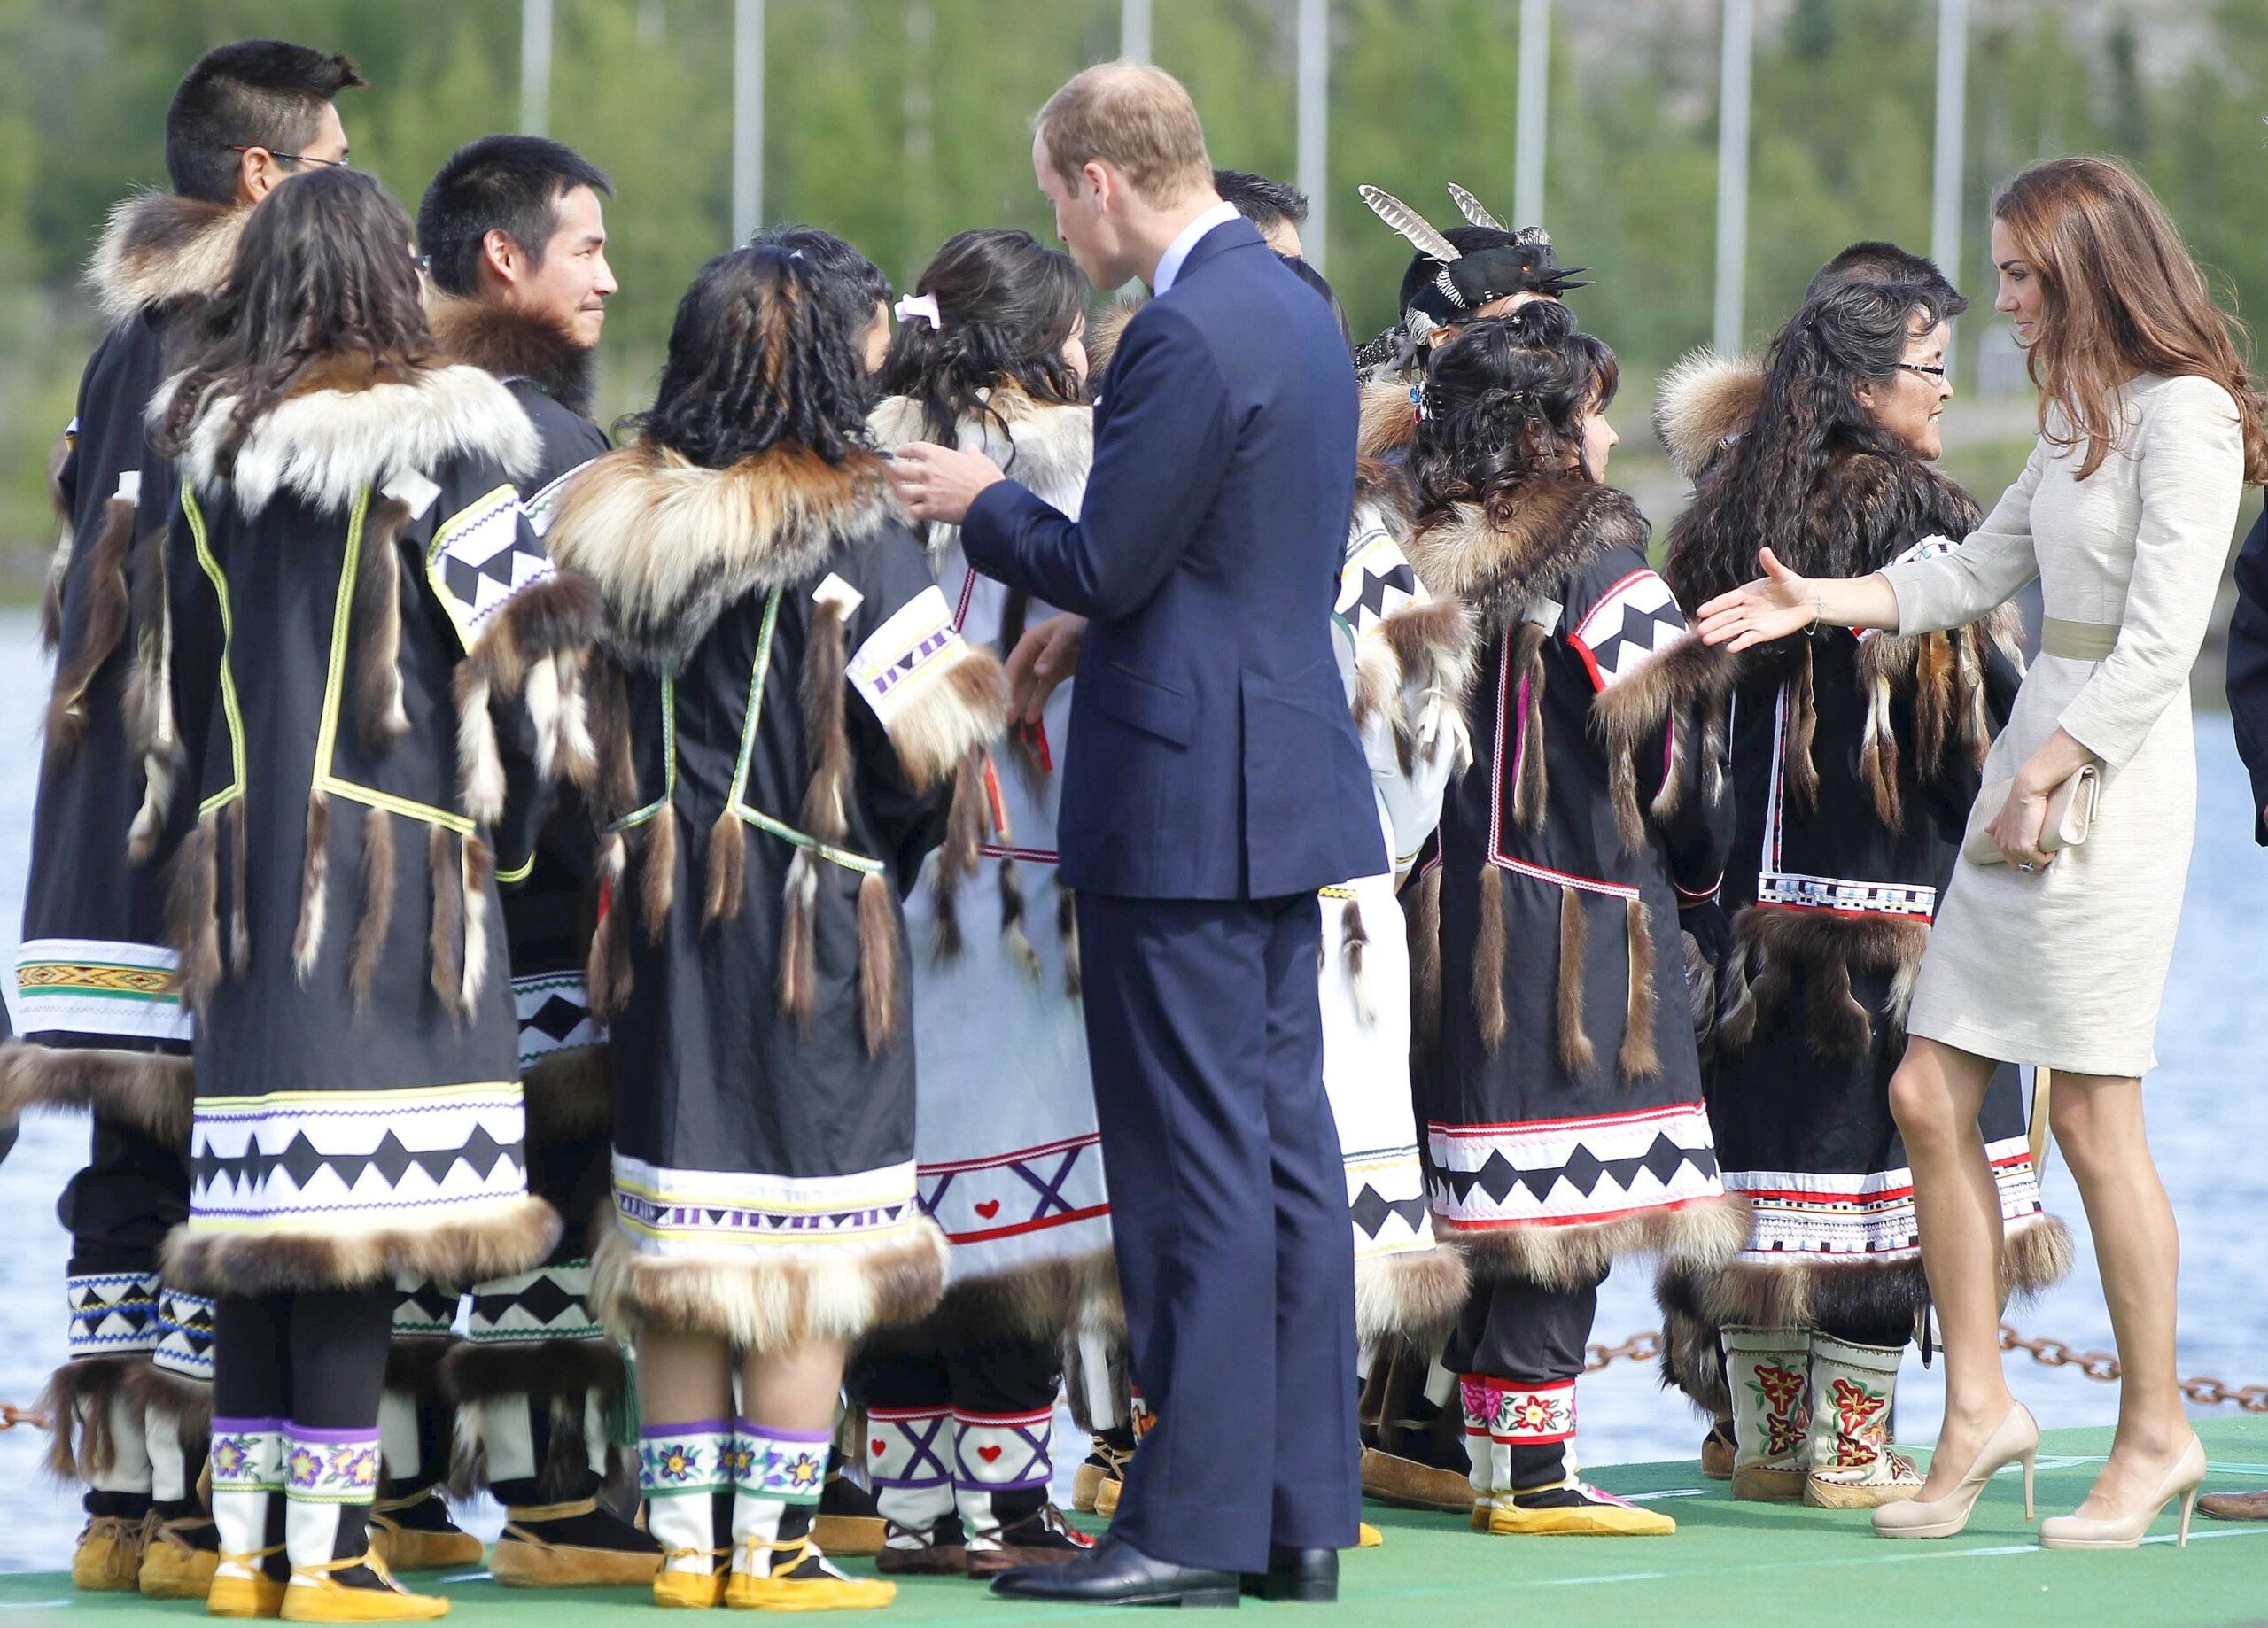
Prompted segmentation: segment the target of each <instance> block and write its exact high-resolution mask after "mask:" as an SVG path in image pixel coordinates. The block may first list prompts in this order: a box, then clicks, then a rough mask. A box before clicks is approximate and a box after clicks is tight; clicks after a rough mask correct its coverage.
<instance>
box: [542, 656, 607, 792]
mask: <svg viewBox="0 0 2268 1628" xmlns="http://www.w3.org/2000/svg"><path fill="white" fill-rule="evenodd" d="M551 665H552V667H553V668H554V669H555V671H556V672H557V674H558V683H559V766H560V768H561V769H563V771H565V772H566V776H567V779H569V780H570V781H571V782H572V783H573V784H575V785H577V786H580V787H590V786H591V785H593V784H594V782H595V781H596V780H597V779H598V769H599V751H598V744H597V742H596V741H594V740H593V739H592V738H591V714H590V702H589V701H588V699H587V697H586V694H585V692H584V687H583V670H584V665H585V661H584V653H583V652H582V651H580V650H562V651H559V652H558V653H557V654H555V655H553V656H552V658H551Z"/></svg>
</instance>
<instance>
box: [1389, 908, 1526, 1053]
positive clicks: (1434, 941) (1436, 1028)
mask: <svg viewBox="0 0 2268 1628" xmlns="http://www.w3.org/2000/svg"><path fill="white" fill-rule="evenodd" d="M1495 868H1496V867H1495V865H1493V864H1492V865H1490V866H1489V867H1488V869H1489V870H1491V871H1493V870H1495ZM1480 885H1481V888H1483V890H1484V893H1485V890H1486V889H1487V885H1488V880H1487V876H1486V875H1485V874H1484V875H1483V876H1482V878H1481V884H1480ZM1496 886H1497V888H1498V890H1499V895H1500V896H1501V894H1502V890H1503V883H1502V882H1499V883H1497V884H1496ZM1499 919H1502V913H1501V911H1500V912H1499ZM1410 1035H1411V1037H1412V1043H1413V1044H1414V1045H1415V1047H1416V1049H1417V1050H1418V1051H1419V1052H1420V1053H1422V1054H1423V1055H1425V1056H1426V1057H1432V1056H1433V1055H1435V1054H1436V1053H1438V1052H1439V1051H1440V1050H1441V866H1440V865H1438V864H1436V865H1433V866H1430V867H1429V868H1428V869H1427V870H1426V871H1425V873H1424V874H1423V875H1422V876H1420V877H1419V878H1418V879H1417V925H1416V927H1415V929H1414V931H1413V933H1412V935H1411V944H1410Z"/></svg>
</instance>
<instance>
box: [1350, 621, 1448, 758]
mask: <svg viewBox="0 0 2268 1628" xmlns="http://www.w3.org/2000/svg"><path fill="white" fill-rule="evenodd" d="M1472 632H1473V627H1472V614H1471V613H1470V612H1469V611H1467V610H1466V609H1465V608H1464V604H1463V603H1462V602H1461V601H1457V600H1455V599H1452V598H1449V597H1448V596H1447V595H1443V596H1441V597H1439V598H1435V599H1429V600H1420V601H1411V602H1410V603H1409V604H1407V605H1404V606H1402V607H1401V608H1400V609H1396V610H1393V611H1390V612H1388V613H1387V614H1386V616H1381V617H1379V620H1378V621H1377V622H1376V623H1374V624H1372V625H1371V627H1370V628H1369V629H1367V630H1366V631H1365V632H1364V634H1363V640H1362V646H1361V647H1360V648H1359V649H1358V651H1357V663H1358V667H1359V666H1361V665H1362V664H1363V657H1365V656H1367V655H1369V653H1370V651H1371V649H1373V648H1377V649H1379V650H1381V651H1382V652H1383V653H1385V654H1386V655H1387V656H1389V657H1390V659H1391V663H1392V668H1391V677H1392V682H1391V685H1390V686H1387V687H1386V689H1385V693H1384V694H1383V695H1379V696H1374V697H1372V698H1371V701H1370V704H1369V705H1368V706H1367V707H1366V706H1365V704H1364V702H1365V697H1364V695H1363V693H1362V691H1360V690H1358V691H1357V692H1356V694H1355V727H1356V728H1357V729H1360V728H1362V727H1363V725H1364V724H1365V723H1367V722H1368V720H1369V717H1370V716H1371V714H1372V713H1374V712H1375V711H1377V710H1379V709H1381V708H1384V709H1387V710H1386V717H1388V719H1389V720H1390V722H1391V724H1392V727H1393V730H1394V756H1395V758H1396V760H1397V761H1398V762H1399V763H1400V764H1401V765H1402V772H1403V773H1405V774H1407V773H1409V772H1410V770H1411V769H1412V768H1413V767H1414V766H1415V764H1416V763H1417V753H1418V750H1419V749H1420V748H1422V747H1424V746H1425V745H1427V744H1428V743H1427V742H1425V741H1421V740H1418V739H1417V719H1415V718H1413V717H1411V716H1410V701H1411V700H1412V699H1417V700H1422V699H1423V698H1424V697H1425V696H1426V695H1428V694H1438V695H1439V696H1440V697H1441V706H1442V709H1443V710H1444V711H1445V712H1447V713H1449V714H1451V715H1453V716H1454V717H1455V718H1456V720H1457V721H1458V722H1460V723H1461V722H1462V721H1463V718H1464V705H1465V697H1466V694H1467V693H1468V692H1469V691H1470V690H1471V689H1472V676H1473V666H1474V663H1473V650H1472ZM1373 641H1375V644H1374V643H1373ZM1380 665H1381V667H1383V665H1384V663H1380ZM1381 676H1382V677H1383V676H1384V674H1383V673H1382V674H1381Z"/></svg>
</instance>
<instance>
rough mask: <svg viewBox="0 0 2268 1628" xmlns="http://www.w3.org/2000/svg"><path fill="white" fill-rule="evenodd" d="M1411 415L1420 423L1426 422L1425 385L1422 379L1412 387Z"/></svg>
mask: <svg viewBox="0 0 2268 1628" xmlns="http://www.w3.org/2000/svg"><path fill="white" fill-rule="evenodd" d="M1410 417H1411V418H1412V419H1413V420H1415V421H1416V422H1417V423H1421V424H1422V423H1425V382H1424V381H1423V380H1422V379H1421V380H1420V381H1418V382H1417V384H1412V385H1411V386H1410Z"/></svg>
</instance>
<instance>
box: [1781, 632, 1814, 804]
mask: <svg viewBox="0 0 2268 1628" xmlns="http://www.w3.org/2000/svg"><path fill="white" fill-rule="evenodd" d="M1803 645H1804V654H1803V660H1802V661H1801V662H1799V663H1797V666H1796V676H1795V678H1794V680H1793V688H1792V693H1791V694H1790V695H1789V697H1788V713H1789V718H1788V783H1789V784H1790V786H1792V787H1794V788H1795V797H1794V799H1793V801H1794V803H1795V808H1796V811H1797V812H1798V814H1812V813H1816V812H1817V811H1818V809H1819V765H1818V764H1816V763H1815V762H1814V761H1813V758H1812V752H1811V747H1812V737H1813V736H1814V735H1815V734H1817V733H1819V709H1818V708H1817V707H1816V706H1814V704H1813V702H1812V682H1811V664H1812V641H1811V640H1808V639H1806V640H1804V641H1803Z"/></svg>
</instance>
